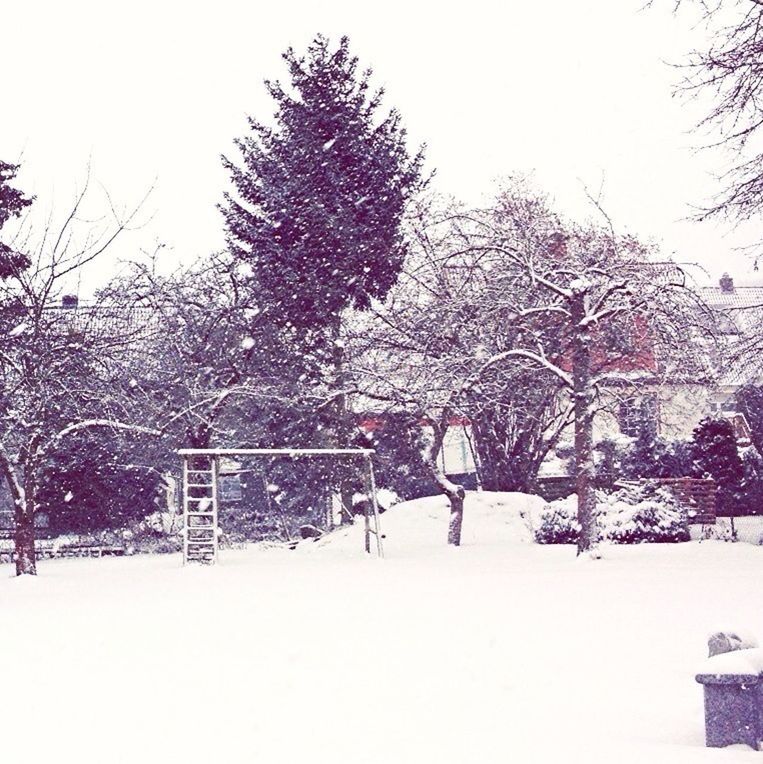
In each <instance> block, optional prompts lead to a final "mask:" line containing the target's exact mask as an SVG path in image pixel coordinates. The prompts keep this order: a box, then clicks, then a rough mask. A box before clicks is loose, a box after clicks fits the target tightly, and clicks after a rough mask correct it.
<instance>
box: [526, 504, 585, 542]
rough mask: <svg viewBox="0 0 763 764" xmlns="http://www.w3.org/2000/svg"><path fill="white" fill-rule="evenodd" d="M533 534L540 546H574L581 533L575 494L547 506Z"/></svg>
mask: <svg viewBox="0 0 763 764" xmlns="http://www.w3.org/2000/svg"><path fill="white" fill-rule="evenodd" d="M533 533H534V535H535V541H536V542H537V543H538V544H574V543H575V542H576V541H577V539H578V533H580V523H578V509H577V497H576V496H575V494H573V495H572V496H568V497H567V498H565V499H556V500H555V501H552V502H549V503H548V504H546V506H545V507H544V508H543V510H542V511H541V513H540V517H539V518H538V519H537V522H536V525H535V527H534V528H533Z"/></svg>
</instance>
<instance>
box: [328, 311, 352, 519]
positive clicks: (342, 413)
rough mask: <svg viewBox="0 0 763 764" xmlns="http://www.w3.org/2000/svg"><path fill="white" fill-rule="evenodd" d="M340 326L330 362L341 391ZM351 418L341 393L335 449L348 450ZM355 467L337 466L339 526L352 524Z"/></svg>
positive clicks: (335, 330) (333, 333)
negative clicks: (339, 505) (339, 508)
mask: <svg viewBox="0 0 763 764" xmlns="http://www.w3.org/2000/svg"><path fill="white" fill-rule="evenodd" d="M340 330H341V325H340V322H339V319H338V318H337V320H336V321H335V322H334V324H333V325H332V327H331V338H332V348H331V360H332V363H333V365H334V387H335V389H336V390H341V389H342V388H343V386H344V384H345V373H344V346H343V345H342V343H341V342H340ZM353 434H354V433H353V418H352V412H351V411H350V408H349V405H348V402H347V395H346V394H345V393H341V394H340V395H337V398H336V422H335V426H334V433H333V435H334V437H333V443H332V446H333V447H335V448H350V447H351V445H352V437H353ZM354 468H355V465H354V464H353V463H352V462H349V461H348V462H343V463H341V465H340V466H339V501H340V503H341V505H342V506H341V512H340V513H339V524H340V525H345V524H352V522H353V520H354V515H353V506H352V497H353V495H354V493H355V490H354V483H355V480H354V478H355V469H354Z"/></svg>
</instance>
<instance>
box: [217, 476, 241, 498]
mask: <svg viewBox="0 0 763 764" xmlns="http://www.w3.org/2000/svg"><path fill="white" fill-rule="evenodd" d="M241 499H243V493H242V491H241V477H240V476H239V475H220V501H241Z"/></svg>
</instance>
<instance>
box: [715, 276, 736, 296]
mask: <svg viewBox="0 0 763 764" xmlns="http://www.w3.org/2000/svg"><path fill="white" fill-rule="evenodd" d="M718 283H719V284H720V285H721V292H733V291H734V279H732V278H731V276H729V274H728V273H724V274H723V276H721V278H720V280H719V282H718Z"/></svg>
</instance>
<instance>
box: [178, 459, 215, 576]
mask: <svg viewBox="0 0 763 764" xmlns="http://www.w3.org/2000/svg"><path fill="white" fill-rule="evenodd" d="M217 478H218V463H217V457H216V456H213V455H207V454H204V455H195V456H188V455H184V456H183V564H184V565H185V564H187V563H189V562H199V563H202V564H205V565H214V564H215V563H216V562H217V509H218V479H217Z"/></svg>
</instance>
